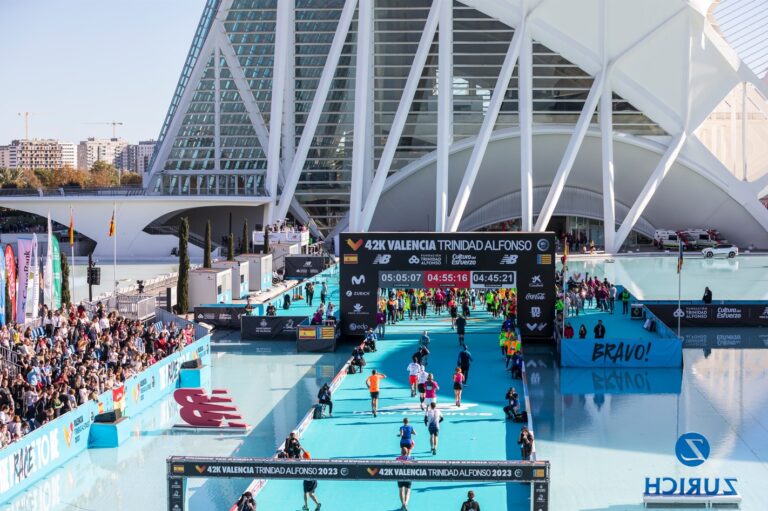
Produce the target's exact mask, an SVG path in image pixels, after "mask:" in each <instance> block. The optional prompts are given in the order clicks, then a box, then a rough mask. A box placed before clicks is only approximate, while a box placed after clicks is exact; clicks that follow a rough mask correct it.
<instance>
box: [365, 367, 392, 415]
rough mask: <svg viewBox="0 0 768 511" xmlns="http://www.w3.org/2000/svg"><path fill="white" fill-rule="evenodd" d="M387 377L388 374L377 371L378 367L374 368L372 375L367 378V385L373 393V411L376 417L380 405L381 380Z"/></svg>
mask: <svg viewBox="0 0 768 511" xmlns="http://www.w3.org/2000/svg"><path fill="white" fill-rule="evenodd" d="M386 377H387V375H386V374H383V373H377V372H376V369H373V370H371V375H370V376H369V377H368V379H367V380H365V385H366V387H368V390H369V391H370V393H371V411H372V412H373V416H374V417H376V410H377V409H378V407H379V382H380V381H381V380H383V379H384V378H386Z"/></svg>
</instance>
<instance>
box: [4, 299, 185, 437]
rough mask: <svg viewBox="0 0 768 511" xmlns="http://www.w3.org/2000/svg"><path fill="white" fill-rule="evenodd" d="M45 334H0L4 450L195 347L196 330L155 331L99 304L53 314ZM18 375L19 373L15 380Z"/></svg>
mask: <svg viewBox="0 0 768 511" xmlns="http://www.w3.org/2000/svg"><path fill="white" fill-rule="evenodd" d="M39 318H40V321H41V326H42V327H43V329H44V331H45V333H44V334H43V335H40V336H37V337H35V335H34V330H33V329H32V328H31V327H26V328H25V327H24V326H23V325H18V324H16V325H4V326H2V327H0V352H2V359H3V363H2V365H1V366H0V367H1V369H0V448H1V447H5V446H6V445H8V444H11V443H13V442H15V441H17V440H19V439H20V438H22V437H23V436H24V435H25V434H26V433H29V432H30V431H33V430H35V429H37V428H39V427H40V426H42V425H43V424H45V423H47V422H49V421H51V420H53V419H56V418H57V417H59V416H60V415H62V414H64V413H66V412H68V411H70V410H73V409H75V408H76V407H78V406H80V405H82V404H83V403H85V402H87V401H89V400H95V399H97V398H98V395H99V394H101V393H102V392H105V391H108V390H111V389H113V388H118V387H120V386H121V385H123V383H124V382H125V380H126V379H128V378H130V377H131V376H134V375H137V374H138V373H140V372H141V371H143V370H144V369H146V368H147V367H149V366H150V365H152V364H154V363H155V362H157V361H159V360H161V359H163V358H165V357H166V356H168V355H169V354H171V353H174V352H176V351H179V350H181V349H182V348H183V347H184V346H186V345H188V344H190V343H192V342H193V341H194V335H195V332H194V327H193V326H192V324H191V323H190V324H188V325H187V327H185V328H179V327H178V326H177V325H175V324H174V323H173V322H171V323H170V324H167V325H164V326H163V327H162V328H159V329H158V328H157V327H156V326H155V325H154V324H152V325H145V324H143V323H142V322H141V321H134V320H128V319H125V318H123V317H120V316H119V315H118V314H117V312H109V311H107V310H105V309H104V308H103V307H102V306H101V304H99V306H98V307H97V308H96V310H95V311H93V312H92V313H89V312H88V311H86V309H85V308H84V307H83V306H82V305H80V306H74V305H73V306H71V307H69V308H68V309H62V310H56V311H50V310H48V309H47V308H46V307H45V306H41V308H40V315H39ZM14 373H15V374H14Z"/></svg>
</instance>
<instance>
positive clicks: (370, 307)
mask: <svg viewBox="0 0 768 511" xmlns="http://www.w3.org/2000/svg"><path fill="white" fill-rule="evenodd" d="M339 252H340V255H341V270H340V287H341V311H342V333H343V334H345V335H362V333H363V332H364V331H365V330H366V329H367V328H368V327H372V326H375V324H376V306H377V301H376V296H377V288H380V287H381V288H406V289H407V288H416V289H420V288H438V287H459V288H476V289H498V288H514V289H517V292H518V325H520V330H521V333H522V335H523V338H535V337H539V338H551V336H552V333H553V326H554V308H555V264H554V263H555V236H554V234H552V233H522V232H471V233H399V232H388V233H375V232H372V233H342V234H341V235H340V237H339Z"/></svg>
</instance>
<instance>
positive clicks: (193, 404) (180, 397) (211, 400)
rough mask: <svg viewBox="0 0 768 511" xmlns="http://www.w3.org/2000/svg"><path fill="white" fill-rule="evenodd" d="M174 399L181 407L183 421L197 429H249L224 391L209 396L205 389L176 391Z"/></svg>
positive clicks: (220, 390) (214, 392) (217, 391)
mask: <svg viewBox="0 0 768 511" xmlns="http://www.w3.org/2000/svg"><path fill="white" fill-rule="evenodd" d="M173 399H175V400H176V402H177V403H179V404H180V405H181V410H179V412H180V414H181V418H182V420H184V422H186V423H187V424H189V425H190V426H193V427H196V428H222V427H229V428H243V429H244V428H247V427H248V426H247V425H246V424H245V423H243V422H236V421H242V420H243V418H242V417H241V416H240V412H239V411H238V410H237V407H235V406H232V405H231V404H230V403H232V399H231V398H230V397H229V396H228V394H227V391H226V390H223V389H217V390H213V391H212V392H211V395H210V396H208V395H206V393H205V390H204V389H176V391H175V392H174V393H173Z"/></svg>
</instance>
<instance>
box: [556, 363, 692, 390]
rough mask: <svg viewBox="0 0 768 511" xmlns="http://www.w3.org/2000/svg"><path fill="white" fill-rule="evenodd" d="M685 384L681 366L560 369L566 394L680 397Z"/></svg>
mask: <svg viewBox="0 0 768 511" xmlns="http://www.w3.org/2000/svg"><path fill="white" fill-rule="evenodd" d="M682 382H683V371H682V368H677V367H675V368H672V367H654V368H648V369H641V368H633V367H632V368H620V367H600V368H595V369H586V368H580V367H579V368H576V367H563V368H562V369H561V370H560V393H561V394H563V395H586V394H679V393H680V388H681V386H682Z"/></svg>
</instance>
